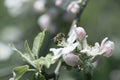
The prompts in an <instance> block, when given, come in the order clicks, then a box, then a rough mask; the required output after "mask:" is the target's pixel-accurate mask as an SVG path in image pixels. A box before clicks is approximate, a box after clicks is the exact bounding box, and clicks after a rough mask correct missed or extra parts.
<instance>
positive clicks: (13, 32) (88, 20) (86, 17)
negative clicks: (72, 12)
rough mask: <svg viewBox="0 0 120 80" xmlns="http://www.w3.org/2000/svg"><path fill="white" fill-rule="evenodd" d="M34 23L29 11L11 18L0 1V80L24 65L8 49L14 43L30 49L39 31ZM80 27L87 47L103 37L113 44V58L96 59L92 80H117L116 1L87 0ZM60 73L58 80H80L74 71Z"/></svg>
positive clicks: (119, 20) (119, 24) (119, 10)
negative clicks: (28, 46)
mask: <svg viewBox="0 0 120 80" xmlns="http://www.w3.org/2000/svg"><path fill="white" fill-rule="evenodd" d="M37 19H38V15H37V14H35V13H34V12H33V11H32V10H31V11H29V12H28V13H27V15H20V16H18V17H11V16H10V15H9V13H8V11H7V8H6V7H5V6H4V0H0V80H9V78H10V77H11V76H12V69H13V67H15V66H19V65H23V64H25V63H24V62H23V61H22V59H21V58H20V57H19V56H18V55H16V54H15V53H14V52H12V51H11V50H10V48H9V47H8V45H9V44H10V43H14V44H15V46H16V47H17V48H18V49H19V50H22V51H23V43H24V41H25V40H28V42H29V44H30V46H31V47H32V42H33V40H34V37H35V36H36V35H37V34H38V33H39V32H40V31H41V29H40V27H39V26H38V24H37ZM58 21H60V20H59V19H58ZM66 24H67V23H66ZM66 24H64V23H63V24H62V25H61V26H63V27H61V28H60V31H61V32H62V30H64V31H66V33H67V31H68V27H66ZM68 24H69V23H68ZM80 25H81V26H82V27H84V28H85V30H86V32H87V34H88V43H89V44H91V45H94V43H95V42H100V41H101V40H102V39H103V38H104V37H109V39H110V40H113V41H114V42H115V50H114V51H113V55H112V56H111V57H109V58H106V57H101V58H100V60H99V62H98V65H97V68H96V69H95V70H94V80H120V53H119V52H120V49H119V46H120V0H90V1H89V3H88V5H87V7H86V8H85V10H84V12H83V14H82V16H81V22H80ZM64 31H63V32H64ZM51 35H52V36H53V34H49V33H48V34H47V36H46V40H45V42H46V44H44V48H43V49H42V50H41V52H42V53H46V52H48V51H46V50H48V49H47V48H49V47H50V46H46V45H48V43H50V42H52V37H51ZM48 38H49V39H48ZM42 55H45V54H42ZM61 73H62V74H61V75H60V80H82V78H81V77H80V75H81V73H78V72H76V71H66V70H64V69H62V70H61Z"/></svg>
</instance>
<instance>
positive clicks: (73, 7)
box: [67, 2, 80, 14]
mask: <svg viewBox="0 0 120 80" xmlns="http://www.w3.org/2000/svg"><path fill="white" fill-rule="evenodd" d="M79 9H80V6H79V5H78V4H77V3H75V2H72V3H70V4H69V5H68V7H67V11H68V12H72V13H73V14H76V13H77V12H78V11H79Z"/></svg>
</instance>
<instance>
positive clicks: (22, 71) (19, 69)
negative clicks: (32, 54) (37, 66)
mask: <svg viewBox="0 0 120 80" xmlns="http://www.w3.org/2000/svg"><path fill="white" fill-rule="evenodd" d="M28 69H29V66H28V65H25V66H19V67H15V68H14V69H13V73H14V79H15V80H19V79H20V78H21V77H22V76H23V75H24V74H25V72H27V70H28Z"/></svg>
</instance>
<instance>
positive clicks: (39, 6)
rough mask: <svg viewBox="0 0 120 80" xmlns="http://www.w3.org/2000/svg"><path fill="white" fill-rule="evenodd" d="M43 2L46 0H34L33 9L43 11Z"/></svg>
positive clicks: (44, 8)
mask: <svg viewBox="0 0 120 80" xmlns="http://www.w3.org/2000/svg"><path fill="white" fill-rule="evenodd" d="M45 3H46V0H37V1H35V3H34V5H33V7H34V9H35V11H36V12H40V13H42V12H45V10H46V7H45Z"/></svg>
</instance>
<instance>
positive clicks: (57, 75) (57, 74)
mask: <svg viewBox="0 0 120 80" xmlns="http://www.w3.org/2000/svg"><path fill="white" fill-rule="evenodd" d="M61 64H62V61H59V62H58V65H57V67H56V69H55V71H54V73H55V75H56V79H55V80H58V77H59V71H60V67H61Z"/></svg>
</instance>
